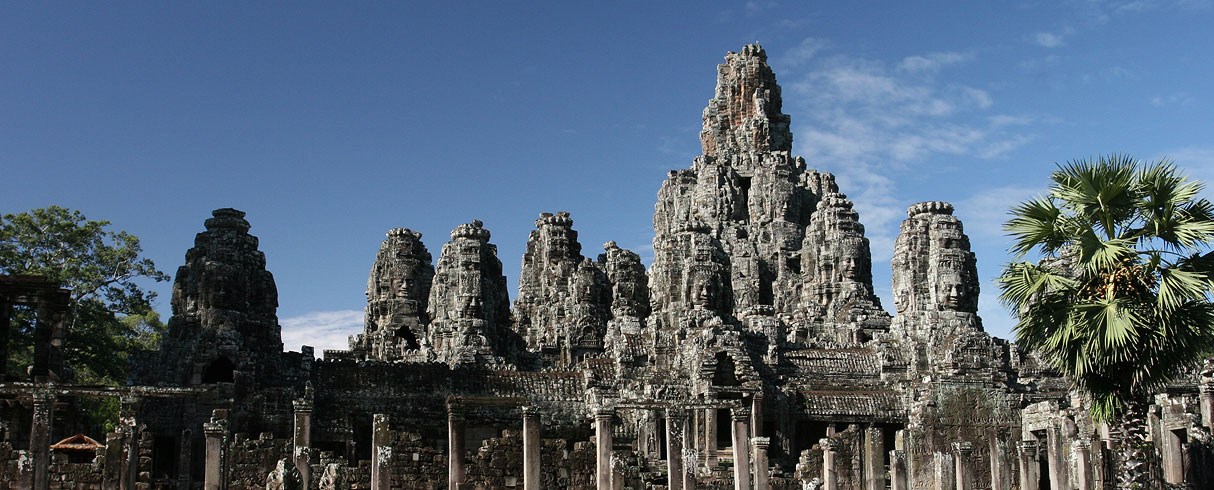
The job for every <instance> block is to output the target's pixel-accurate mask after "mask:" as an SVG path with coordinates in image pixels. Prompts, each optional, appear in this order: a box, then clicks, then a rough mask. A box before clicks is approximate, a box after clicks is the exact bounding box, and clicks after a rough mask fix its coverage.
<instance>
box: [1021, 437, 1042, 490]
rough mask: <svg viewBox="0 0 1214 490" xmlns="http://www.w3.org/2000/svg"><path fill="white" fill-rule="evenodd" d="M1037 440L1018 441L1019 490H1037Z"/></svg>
mask: <svg viewBox="0 0 1214 490" xmlns="http://www.w3.org/2000/svg"><path fill="white" fill-rule="evenodd" d="M1037 469H1038V468H1037V441H1020V490H1037V480H1038V479H1039V478H1040V477H1039V475H1037Z"/></svg>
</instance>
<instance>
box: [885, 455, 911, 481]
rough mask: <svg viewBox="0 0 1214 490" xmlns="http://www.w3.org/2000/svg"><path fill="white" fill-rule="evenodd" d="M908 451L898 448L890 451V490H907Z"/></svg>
mask: <svg viewBox="0 0 1214 490" xmlns="http://www.w3.org/2000/svg"><path fill="white" fill-rule="evenodd" d="M908 488H909V487H907V484H906V453H905V452H902V451H899V450H897V449H895V450H893V451H890V452H889V490H907V489H908Z"/></svg>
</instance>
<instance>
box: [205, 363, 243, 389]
mask: <svg viewBox="0 0 1214 490" xmlns="http://www.w3.org/2000/svg"><path fill="white" fill-rule="evenodd" d="M235 373H236V365H235V364H232V361H231V360H229V359H228V358H226V357H220V358H218V359H215V360H214V361H211V363H210V364H207V367H206V368H205V369H203V370H202V384H212V383H231V382H233V381H234V380H235V379H236V376H235Z"/></svg>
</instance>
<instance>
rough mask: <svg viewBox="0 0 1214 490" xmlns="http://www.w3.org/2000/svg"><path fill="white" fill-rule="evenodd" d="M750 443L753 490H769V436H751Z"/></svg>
mask: <svg viewBox="0 0 1214 490" xmlns="http://www.w3.org/2000/svg"><path fill="white" fill-rule="evenodd" d="M750 443H751V444H752V445H754V448H755V468H754V473H755V490H769V489H770V488H771V486H770V485H769V484H768V482H767V478H768V473H769V472H770V471H771V470H770V469H769V468H768V467H767V448H768V447H769V446H771V438H769V437H753V438H751V439H750ZM882 490H884V489H882Z"/></svg>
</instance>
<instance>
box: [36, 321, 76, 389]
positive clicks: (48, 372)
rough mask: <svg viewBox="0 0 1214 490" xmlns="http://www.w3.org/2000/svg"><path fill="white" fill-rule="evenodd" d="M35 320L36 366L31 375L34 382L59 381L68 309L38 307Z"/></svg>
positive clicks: (61, 373)
mask: <svg viewBox="0 0 1214 490" xmlns="http://www.w3.org/2000/svg"><path fill="white" fill-rule="evenodd" d="M37 315H38V316H37V317H36V318H35V320H34V365H33V367H32V368H31V369H30V375H31V376H32V377H33V379H34V381H48V380H57V379H59V377H60V376H62V375H63V372H62V371H63V342H64V337H66V335H65V332H64V328H65V327H64V324H63V322H64V320H65V319H66V317H67V310H66V308H64V309H60V308H54V307H52V306H51V305H48V304H41V305H38V313H37Z"/></svg>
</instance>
